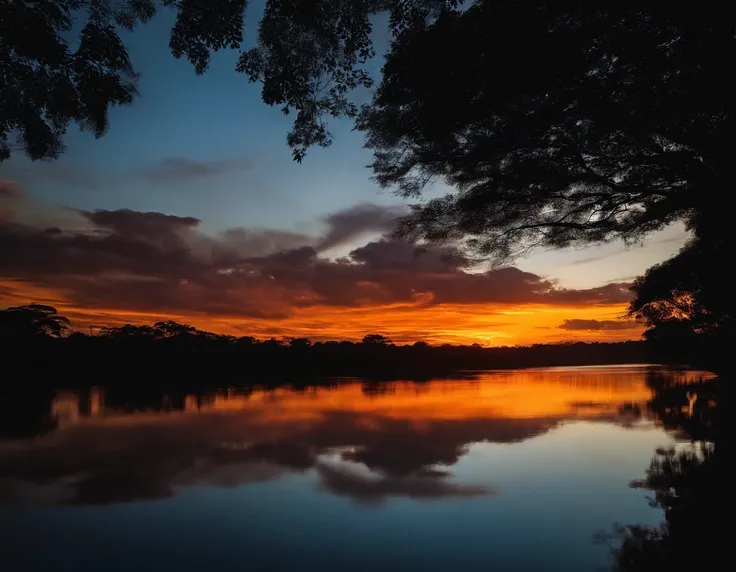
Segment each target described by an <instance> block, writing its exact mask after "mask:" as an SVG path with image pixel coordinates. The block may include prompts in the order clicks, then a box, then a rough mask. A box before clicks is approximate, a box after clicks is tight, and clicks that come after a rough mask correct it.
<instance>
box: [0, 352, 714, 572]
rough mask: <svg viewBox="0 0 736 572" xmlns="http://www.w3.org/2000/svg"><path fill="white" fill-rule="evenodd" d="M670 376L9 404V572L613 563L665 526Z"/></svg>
mask: <svg viewBox="0 0 736 572" xmlns="http://www.w3.org/2000/svg"><path fill="white" fill-rule="evenodd" d="M657 373H658V370H657V368H654V367H647V366H616V367H594V368H590V367H587V368H552V369H535V370H516V371H504V372H485V373H481V374H478V375H477V376H476V377H475V379H457V380H432V381H426V382H391V383H382V384H369V383H361V381H360V380H340V381H335V382H334V383H333V384H331V385H327V386H319V387H308V388H306V389H301V390H297V389H290V388H286V387H281V388H276V389H272V390H262V389H258V388H255V389H249V390H245V389H241V390H238V389H227V390H222V391H217V392H209V393H208V392H203V393H200V394H198V395H195V394H190V395H185V394H178V395H177V394H175V393H170V394H159V395H156V394H140V393H138V394H135V393H132V392H125V391H122V390H120V389H114V390H113V389H110V390H105V389H104V388H101V387H100V388H96V389H93V390H91V391H86V392H81V393H73V392H58V393H55V394H44V393H41V392H39V394H38V395H34V396H33V397H25V398H21V397H16V398H14V399H13V398H9V397H7V394H8V392H6V396H5V397H0V399H3V400H4V403H3V406H2V412H3V416H4V419H3V420H2V421H1V422H0V424H1V429H2V435H3V436H2V437H0V569H2V570H3V571H6V572H26V571H28V572H30V571H39V572H40V571H48V570H54V571H60V570H63V571H67V570H68V571H75V572H76V571H79V572H99V571H103V570H104V571H105V572H113V571H123V570H125V571H128V570H156V571H158V572H163V571H169V570H171V571H177V572H186V571H189V570H197V571H199V570H217V571H225V570H289V571H291V570H319V571H332V570H334V571H344V570H351V571H359V570H366V571H368V570H371V571H373V570H423V571H431V570H443V571H446V570H481V569H482V570H520V571H521V570H529V571H532V570H533V571H545V570H550V571H558V570H564V571H567V572H573V571H584V570H585V571H592V570H599V569H601V568H602V567H605V566H607V565H609V564H610V559H609V549H608V548H607V547H606V546H604V545H600V544H596V543H594V542H593V539H594V536H595V534H596V533H597V532H599V531H601V530H610V529H611V527H612V525H613V524H614V523H639V524H644V525H656V524H657V523H659V522H660V521H661V520H662V513H661V511H660V510H658V509H654V508H651V507H650V506H649V504H648V503H647V500H646V498H647V493H646V491H643V490H640V489H632V488H631V487H630V486H629V483H630V482H631V481H632V480H634V479H639V478H641V477H642V476H643V475H644V472H645V470H646V469H647V467H648V465H649V462H650V459H651V458H652V455H653V454H654V451H655V449H656V448H657V447H661V446H668V445H672V444H674V442H675V436H674V435H672V434H668V433H667V432H665V431H664V429H662V428H661V427H660V426H659V425H658V423H657V420H656V419H652V418H649V417H648V414H647V408H646V402H647V400H648V399H650V397H651V396H652V390H651V389H650V385H651V383H650V384H649V385H648V383H647V381H648V380H651V379H652V376H653V375H655V374H657ZM699 375H702V372H684V373H681V374H680V378H681V379H688V378H694V377H696V376H699ZM16 401H17V402H16ZM685 405H686V404H685Z"/></svg>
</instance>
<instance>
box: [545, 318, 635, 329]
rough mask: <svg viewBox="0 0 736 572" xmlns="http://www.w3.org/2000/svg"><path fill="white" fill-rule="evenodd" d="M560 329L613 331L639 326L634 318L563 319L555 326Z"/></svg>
mask: <svg viewBox="0 0 736 572" xmlns="http://www.w3.org/2000/svg"><path fill="white" fill-rule="evenodd" d="M557 327H558V328H559V329H561V330H589V331H614V330H632V329H635V328H640V327H641V324H639V323H638V322H636V321H635V320H580V319H575V320H565V321H564V322H563V323H562V324H560V325H559V326H557Z"/></svg>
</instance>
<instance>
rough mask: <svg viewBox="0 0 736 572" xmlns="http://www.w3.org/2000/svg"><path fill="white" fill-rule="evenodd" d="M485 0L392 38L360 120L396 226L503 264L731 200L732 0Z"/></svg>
mask: <svg viewBox="0 0 736 572" xmlns="http://www.w3.org/2000/svg"><path fill="white" fill-rule="evenodd" d="M706 4H707V5H706V6H699V8H698V10H693V9H692V7H691V6H685V5H682V6H674V5H672V4H671V3H663V2H658V1H655V0H645V1H638V2H633V1H628V0H615V1H614V0H602V1H598V2H577V1H567V0H560V1H556V2H543V1H534V0H528V1H524V0H481V1H479V2H476V3H475V4H474V5H473V6H471V7H470V8H469V9H467V10H465V11H461V10H447V11H445V12H444V13H442V14H441V15H440V16H439V17H438V18H437V19H436V20H435V21H433V22H431V23H429V24H427V25H426V26H424V27H419V28H417V29H414V30H410V31H406V32H403V33H401V34H399V35H398V36H397V38H396V41H395V42H394V44H393V45H392V49H391V51H390V53H389V54H388V55H387V59H386V64H385V66H384V68H383V81H382V83H381V85H380V86H379V88H378V90H377V92H376V95H375V98H374V99H373V102H372V104H371V105H370V106H367V107H366V108H365V109H364V110H363V111H362V113H361V116H360V118H359V120H358V123H357V125H358V128H359V129H361V130H362V131H364V132H365V133H366V136H367V146H368V147H370V148H372V149H373V150H374V152H375V160H374V162H373V164H372V167H373V170H374V172H375V176H376V179H377V180H378V182H379V183H380V184H381V185H382V186H383V187H389V188H394V189H396V190H397V191H398V192H399V193H400V194H402V195H404V196H407V197H415V196H418V195H420V194H421V192H422V190H423V189H424V188H425V185H427V184H428V183H429V182H430V181H432V180H437V179H439V180H443V181H445V182H447V183H449V184H450V185H451V186H452V187H453V188H454V189H456V190H457V191H456V192H453V193H451V194H448V195H447V196H444V197H442V198H435V199H432V200H430V201H428V202H427V203H425V204H422V205H419V206H416V207H415V208H414V211H413V213H412V214H411V215H410V216H409V217H408V218H407V219H406V220H405V221H404V224H403V227H402V228H403V231H404V232H405V233H406V234H407V235H408V236H410V237H412V238H414V239H417V240H429V241H443V240H458V241H464V242H465V243H466V244H467V245H468V246H470V247H472V248H473V249H475V250H476V251H478V252H480V253H481V254H483V255H487V256H492V257H494V258H495V259H496V260H500V261H504V260H507V259H509V258H512V257H514V256H517V255H520V254H523V253H525V252H528V250H529V249H531V248H534V247H536V246H544V247H555V248H556V247H564V246H568V245H575V244H586V243H591V242H602V241H608V240H611V239H615V238H620V239H624V240H626V241H638V240H640V239H641V238H642V237H643V236H645V235H646V234H647V233H650V232H652V231H655V230H657V229H660V228H662V227H664V226H665V225H667V224H669V223H671V222H673V221H676V220H685V221H688V222H690V223H691V224H693V225H694V224H696V222H697V216H696V215H697V213H699V212H702V211H704V210H708V209H718V208H722V206H721V201H722V200H723V197H725V196H726V194H727V193H728V192H730V190H731V179H732V177H731V164H730V159H729V153H728V151H727V150H728V149H730V148H731V147H732V144H733V140H734V135H736V133H735V126H736V123H735V122H736V116H735V114H734V102H735V101H736V98H734V92H733V87H732V86H731V85H729V84H727V82H728V80H727V78H726V77H725V76H724V74H723V70H724V69H732V68H733V67H734V64H736V49H734V48H736V41H735V40H734V34H733V17H732V14H731V13H730V8H723V7H719V6H718V5H716V4H715V3H712V4H711V3H710V2H708V3H706Z"/></svg>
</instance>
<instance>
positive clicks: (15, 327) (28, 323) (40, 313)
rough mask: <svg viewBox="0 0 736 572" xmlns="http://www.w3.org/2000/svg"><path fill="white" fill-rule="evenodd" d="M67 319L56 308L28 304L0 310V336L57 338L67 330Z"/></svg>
mask: <svg viewBox="0 0 736 572" xmlns="http://www.w3.org/2000/svg"><path fill="white" fill-rule="evenodd" d="M69 323H70V322H69V319H68V318H66V317H64V316H60V315H58V314H57V312H56V308H53V307H51V306H44V305H42V304H28V305H27V306H16V307H12V308H6V309H5V310H0V337H16V338H24V337H38V336H49V337H52V338H59V337H61V336H63V335H64V334H65V333H66V332H67V331H68V330H69Z"/></svg>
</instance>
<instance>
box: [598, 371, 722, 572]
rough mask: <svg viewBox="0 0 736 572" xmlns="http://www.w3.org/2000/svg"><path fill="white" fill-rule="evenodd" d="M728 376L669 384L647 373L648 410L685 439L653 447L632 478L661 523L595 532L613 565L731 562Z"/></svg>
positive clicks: (706, 566)
mask: <svg viewBox="0 0 736 572" xmlns="http://www.w3.org/2000/svg"><path fill="white" fill-rule="evenodd" d="M733 381H734V380H731V379H725V378H718V379H701V380H697V381H690V382H687V381H685V382H681V383H672V382H671V381H669V380H668V379H667V377H666V376H654V377H652V376H650V384H651V385H652V387H653V388H654V389H655V394H654V396H653V398H652V399H651V400H650V402H649V404H648V406H649V409H650V411H651V412H652V413H653V414H654V415H655V416H656V418H657V419H658V420H659V422H661V423H662V424H663V425H664V426H665V427H666V428H667V429H668V430H670V431H674V432H675V433H676V435H677V436H678V437H679V439H682V440H684V442H681V443H678V444H677V445H676V446H670V447H667V448H659V449H657V451H656V452H655V455H654V457H653V458H652V461H651V464H650V466H649V469H648V470H647V471H646V477H645V478H644V479H641V480H637V481H634V482H632V483H631V486H632V487H634V488H639V489H644V490H648V491H651V492H652V493H653V497H652V499H651V503H652V505H653V506H655V507H658V508H661V509H662V510H663V511H664V521H663V522H662V523H661V524H659V525H656V526H651V525H645V524H641V523H634V524H627V525H624V526H617V527H614V531H613V533H610V534H604V535H602V537H601V539H602V540H603V541H604V542H606V543H608V544H609V545H610V546H611V548H612V554H613V556H614V562H615V569H616V570H620V571H623V572H626V571H639V570H646V571H665V570H666V571H668V572H670V571H673V570H711V569H713V570H716V569H721V568H722V567H723V566H724V563H725V562H727V561H729V560H730V559H731V557H732V555H731V553H732V551H731V549H730V538H728V536H729V535H728V533H729V532H730V527H731V522H732V520H733V509H732V503H731V502H730V500H729V499H730V498H731V496H732V493H733V482H734V480H733V479H734V476H736V471H734V463H733V452H734V451H733V439H734V431H733V423H734V413H736V412H735V411H734V399H733V397H734V395H733V394H734V386H733ZM683 401H685V402H686V403H687V405H683Z"/></svg>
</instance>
